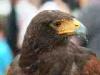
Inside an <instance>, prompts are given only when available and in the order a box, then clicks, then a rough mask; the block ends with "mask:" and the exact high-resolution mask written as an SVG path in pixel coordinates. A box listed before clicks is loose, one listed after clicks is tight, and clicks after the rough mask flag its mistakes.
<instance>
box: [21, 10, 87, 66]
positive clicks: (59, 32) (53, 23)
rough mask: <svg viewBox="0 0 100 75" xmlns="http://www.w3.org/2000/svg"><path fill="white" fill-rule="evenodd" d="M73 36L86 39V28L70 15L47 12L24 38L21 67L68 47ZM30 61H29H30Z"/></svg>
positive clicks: (36, 20) (35, 19)
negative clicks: (57, 49) (47, 52)
mask: <svg viewBox="0 0 100 75" xmlns="http://www.w3.org/2000/svg"><path fill="white" fill-rule="evenodd" d="M71 36H78V37H80V38H86V28H85V26H84V25H83V24H82V23H81V22H79V21H78V20H77V19H75V17H73V16H71V15H70V14H67V13H64V12H61V11H56V10H45V11H42V12H40V13H39V14H38V15H37V16H35V17H34V18H33V19H32V21H31V23H30V25H29V26H28V28H27V32H26V34H25V37H24V41H23V45H22V50H21V53H22V54H21V58H20V66H21V67H22V68H25V67H27V66H30V65H31V64H32V63H33V60H36V59H37V55H38V54H41V53H45V51H50V50H53V49H55V48H58V47H61V46H63V47H67V44H68V43H69V39H68V38H70V37H71ZM28 60H29V61H28Z"/></svg>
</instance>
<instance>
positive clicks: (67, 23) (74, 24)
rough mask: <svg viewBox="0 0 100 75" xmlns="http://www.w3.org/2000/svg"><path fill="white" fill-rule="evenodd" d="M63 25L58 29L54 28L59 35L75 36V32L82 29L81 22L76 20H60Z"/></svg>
mask: <svg viewBox="0 0 100 75" xmlns="http://www.w3.org/2000/svg"><path fill="white" fill-rule="evenodd" d="M60 22H61V25H60V26H58V27H56V26H52V27H53V28H54V29H55V30H56V31H57V32H58V34H67V35H73V34H75V31H76V30H77V29H78V28H79V27H80V22H79V21H78V20H76V19H72V20H65V19H63V20H60Z"/></svg>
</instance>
